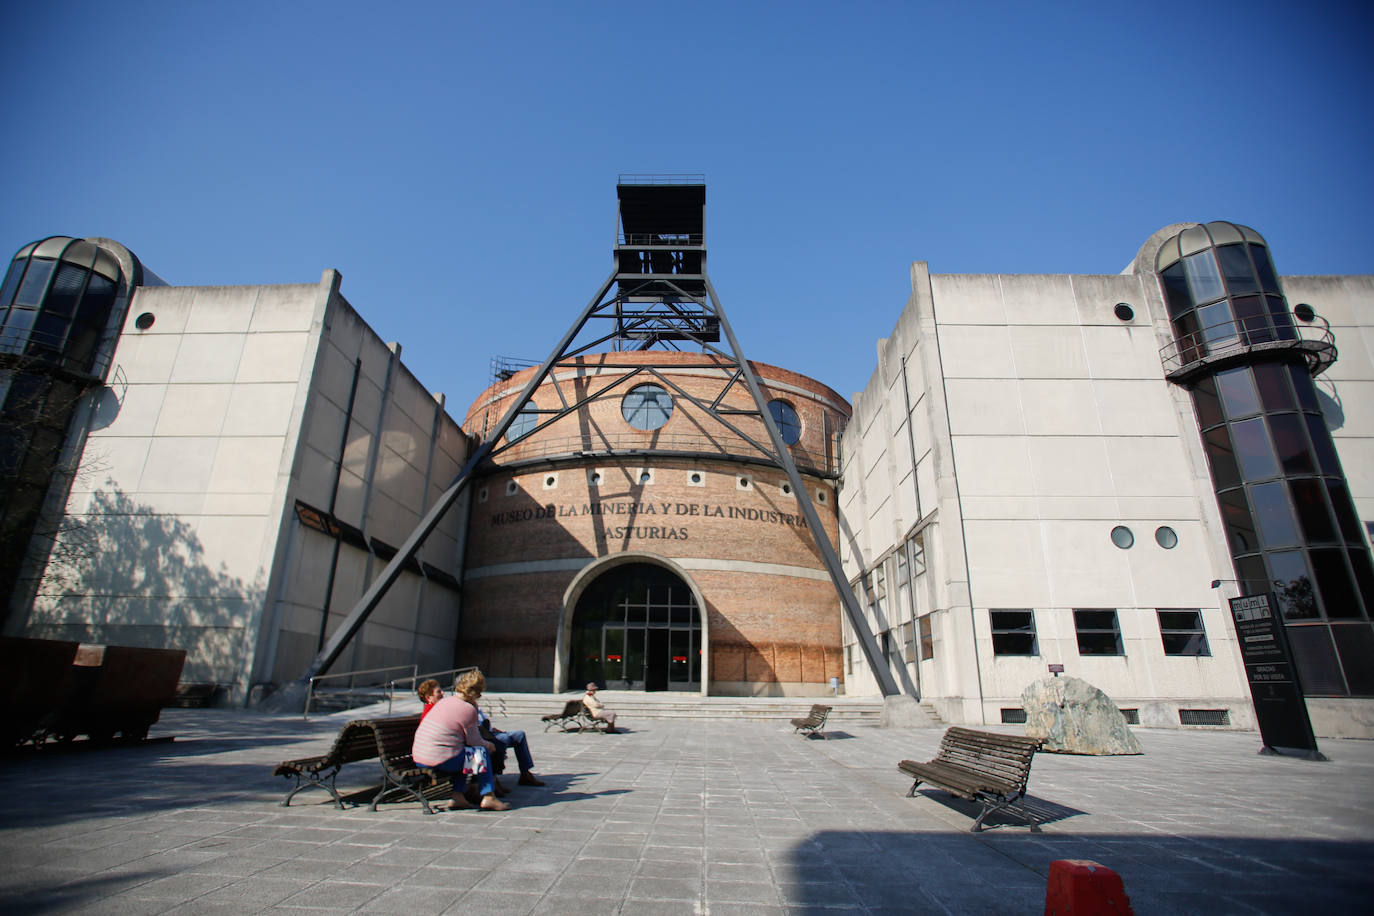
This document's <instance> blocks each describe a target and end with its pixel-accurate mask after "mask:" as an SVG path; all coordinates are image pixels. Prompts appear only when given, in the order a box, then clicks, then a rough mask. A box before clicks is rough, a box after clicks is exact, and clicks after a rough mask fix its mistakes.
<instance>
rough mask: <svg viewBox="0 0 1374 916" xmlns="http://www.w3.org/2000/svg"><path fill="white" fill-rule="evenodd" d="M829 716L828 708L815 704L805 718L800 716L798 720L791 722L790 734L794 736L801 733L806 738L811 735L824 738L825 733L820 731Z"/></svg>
mask: <svg viewBox="0 0 1374 916" xmlns="http://www.w3.org/2000/svg"><path fill="white" fill-rule="evenodd" d="M829 715H830V707H829V706H822V705H821V704H819V703H817V704H816V705H814V706H812V707H811V711H810V712H809V713H807V714H806V715H805V716H802V717H801V718H800V719H793V720H792V734H794V735H795V734H796V733H797V732H801V733H802V734H803V735H805V736H806V737H808V738H810V737H812V736H813V735H820V736H821V737H822V738H824V737H825V732H824V731H822V730H821V729H823V728H825V720H826V717H827V716H829Z"/></svg>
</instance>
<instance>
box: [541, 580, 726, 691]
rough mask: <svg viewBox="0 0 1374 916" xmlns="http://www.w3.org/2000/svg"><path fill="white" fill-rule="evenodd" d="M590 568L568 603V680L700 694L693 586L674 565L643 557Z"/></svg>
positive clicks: (699, 635)
mask: <svg viewBox="0 0 1374 916" xmlns="http://www.w3.org/2000/svg"><path fill="white" fill-rule="evenodd" d="M588 572H589V573H591V576H590V577H589V578H588V579H583V580H582V581H581V582H575V583H574V587H573V588H570V589H569V591H570V593H575V594H570V596H569V597H570V599H571V601H572V606H571V607H567V606H566V605H565V607H567V610H566V611H565V614H566V618H565V619H566V620H567V624H566V630H565V631H564V635H565V637H566V645H567V647H568V654H567V656H566V657H567V666H568V667H567V671H568V676H567V679H566V680H565V681H564V683H565V684H566V685H567V686H568V687H570V688H571V687H580V686H581V685H583V684H586V683H588V682H589V681H595V682H597V683H598V684H601V685H603V686H608V687H611V688H613V689H622V690H683V691H694V692H696V691H700V690H701V684H702V655H703V649H704V643H705V637H704V632H703V628H702V625H701V611H700V603H699V601H698V598H697V595H696V589H694V588H693V587H692V586H691V585H690V584H689V583H688V582H687V581H685V580H684V578H683V577H682V576H680V575H678V574H677V572H675V571H674V570H673V569H670V568H668V567H667V566H665V565H660V564H659V563H655V562H647V561H645V560H639V559H636V560H632V561H629V562H626V561H622V562H618V563H615V564H613V565H608V566H606V567H604V568H602V569H601V570H600V571H596V570H589V571H588ZM578 586H580V587H578Z"/></svg>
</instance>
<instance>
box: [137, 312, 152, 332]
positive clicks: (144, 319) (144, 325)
mask: <svg viewBox="0 0 1374 916" xmlns="http://www.w3.org/2000/svg"><path fill="white" fill-rule="evenodd" d="M153 320H154V319H153V313H152V312H144V313H143V314H142V315H139V316H138V317H137V318H135V319H134V327H136V328H138V329H139V330H140V331H146V330H148V329H149V328H151V327H152V326H153Z"/></svg>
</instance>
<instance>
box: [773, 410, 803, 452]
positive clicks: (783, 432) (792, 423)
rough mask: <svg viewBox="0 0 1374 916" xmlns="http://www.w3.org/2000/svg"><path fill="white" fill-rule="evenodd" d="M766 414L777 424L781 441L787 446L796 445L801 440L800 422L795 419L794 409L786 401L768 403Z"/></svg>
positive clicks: (795, 412)
mask: <svg viewBox="0 0 1374 916" xmlns="http://www.w3.org/2000/svg"><path fill="white" fill-rule="evenodd" d="M768 412H769V413H770V414H772V416H773V422H774V423H775V424H777V427H778V434H779V435H780V436H782V441H783V442H786V443H787V444H788V445H796V444H797V440H798V439H800V438H801V420H800V419H799V418H798V417H797V411H796V408H794V407H793V406H792V405H791V404H789V403H787V402H786V401H769V402H768Z"/></svg>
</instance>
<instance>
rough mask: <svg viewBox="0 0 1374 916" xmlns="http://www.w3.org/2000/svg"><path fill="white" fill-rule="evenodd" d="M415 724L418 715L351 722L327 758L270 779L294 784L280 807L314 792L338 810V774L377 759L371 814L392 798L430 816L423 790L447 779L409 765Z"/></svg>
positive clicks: (288, 763) (280, 769)
mask: <svg viewBox="0 0 1374 916" xmlns="http://www.w3.org/2000/svg"><path fill="white" fill-rule="evenodd" d="M419 724H420V717H419V716H418V715H413V716H393V717H391V718H384V719H354V720H353V721H352V722H349V723H348V724H347V725H345V726H344V727H343V729H342V730H341V731H340V732H339V735H338V737H337V738H335V739H334V746H333V747H331V748H330V749H329V752H328V753H326V754H323V755H321V756H318V757H302V758H300V759H298V760H284V761H282V762H281V763H279V764H277V766H276V768H275V769H274V770H273V771H272V774H273V775H274V776H284V777H286V778H288V779H292V778H294V779H295V781H296V784H295V786H294V787H292V789H291V791H289V792H287V793H286V798H284V799H282V802H281V804H282V806H283V807H286V806H289V805H290V804H291V799H292V798H293V797H295V795H296V793H298V792H300V791H302V790H304V789H309V788H312V787H313V788H320V789H324V790H325V791H327V792H328V793H329V794H330V795H332V796H333V797H334V803H335V804H337V805H338V806H339V808H340V809H342V808H343V807H344V802H343V797H342V796H340V795H339V791H338V787H337V785H336V784H335V778H336V777H337V776H338V773H339V770H340V769H341V768H342V767H343V765H344V764H346V763H356V762H357V761H360V760H374V759H375V760H378V761H380V763H381V765H382V784H381V786H379V787H378V789H377V791H376V794H374V795H373V796H372V804H371V805H370V806H369V807H370V808H371V810H373V811H376V810H377V805H378V804H379V803H380V802H382V801H384V800H386V799H388V798H390V797H392V796H395V795H399V794H404V795H408V796H410V797H411V798H413V799H415V800H416V801H418V802H419V803H420V806H421V807H422V808H424V811H425V813H426V814H433V813H434V809H433V808H432V807H430V804H429V799H427V798H426V797H425V790H426V789H428V790H430V791H431V792H433V791H436V790H438V789H439V788H441V787H442V786H443V785H445V784H447V783H448V779H447V777H445V776H443V775H442V774H438V773H435V772H433V771H431V770H429V769H428V768H427V767H422V766H420V765H418V764H417V763H415V761H414V760H412V759H411V756H410V747H411V743H412V741H413V740H414V738H415V728H416V726H418V725H419Z"/></svg>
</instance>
